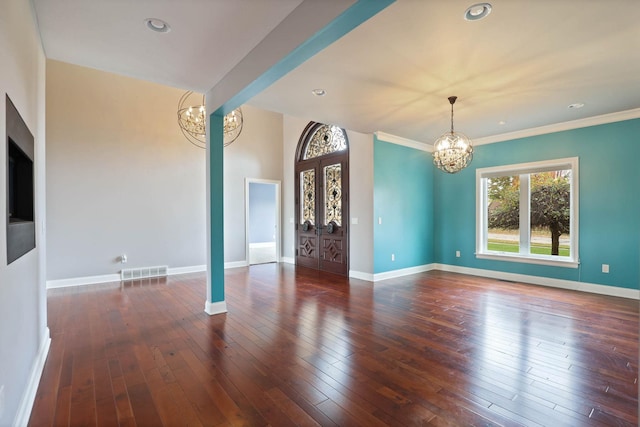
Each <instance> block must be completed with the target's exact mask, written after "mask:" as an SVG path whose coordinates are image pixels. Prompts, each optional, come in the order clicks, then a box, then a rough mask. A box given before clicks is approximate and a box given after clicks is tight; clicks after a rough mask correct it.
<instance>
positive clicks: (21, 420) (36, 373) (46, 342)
mask: <svg viewBox="0 0 640 427" xmlns="http://www.w3.org/2000/svg"><path fill="white" fill-rule="evenodd" d="M50 346H51V335H50V334H49V328H47V327H45V328H44V331H43V333H42V339H41V342H40V348H39V349H38V354H37V355H36V359H35V360H34V363H33V366H32V367H31V373H30V374H29V381H28V382H27V388H26V389H25V391H24V393H23V394H22V399H20V404H19V405H18V412H16V417H15V419H14V420H13V425H14V426H26V425H27V424H29V418H30V417H31V410H32V409H33V403H34V402H35V400H36V393H37V392H38V385H40V378H41V377H42V371H43V370H44V363H45V362H46V361H47V355H48V354H49V347H50Z"/></svg>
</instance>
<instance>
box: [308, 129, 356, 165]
mask: <svg viewBox="0 0 640 427" xmlns="http://www.w3.org/2000/svg"><path fill="white" fill-rule="evenodd" d="M346 149H347V138H346V137H345V134H344V131H343V130H342V129H341V128H339V127H338V126H330V125H323V126H321V127H319V128H318V130H316V132H315V133H314V134H313V136H312V137H311V140H310V141H309V142H308V143H307V146H306V147H305V150H304V155H303V157H302V158H303V159H304V160H307V159H313V158H316V157H320V156H324V155H326V154H331V153H335V152H336V151H342V150H346Z"/></svg>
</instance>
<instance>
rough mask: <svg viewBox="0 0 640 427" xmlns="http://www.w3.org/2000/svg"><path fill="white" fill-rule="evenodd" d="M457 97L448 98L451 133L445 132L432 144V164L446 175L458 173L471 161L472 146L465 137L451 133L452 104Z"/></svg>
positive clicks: (457, 133)
mask: <svg viewBox="0 0 640 427" xmlns="http://www.w3.org/2000/svg"><path fill="white" fill-rule="evenodd" d="M456 99H458V97H457V96H450V97H449V103H450V104H451V132H447V133H445V134H444V135H442V136H441V137H440V138H438V139H437V140H436V142H435V143H434V144H433V148H434V151H433V164H434V165H436V167H437V168H438V169H440V170H443V171H445V172H448V173H456V172H460V171H461V170H462V169H464V168H466V167H467V166H469V163H471V160H472V159H473V146H472V144H471V140H470V139H469V138H467V136H466V135H464V134H462V133H459V132H454V131H453V104H454V103H455V102H456Z"/></svg>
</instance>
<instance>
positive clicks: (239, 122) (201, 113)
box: [178, 91, 243, 148]
mask: <svg viewBox="0 0 640 427" xmlns="http://www.w3.org/2000/svg"><path fill="white" fill-rule="evenodd" d="M192 95H194V93H193V91H188V92H185V93H184V95H182V96H181V97H180V101H179V102H178V124H179V125H180V130H181V131H182V133H183V135H184V136H185V137H186V138H187V140H189V142H190V143H192V144H193V145H195V146H196V147H200V148H206V146H207V127H206V124H207V110H206V108H205V103H204V95H202V102H201V103H200V104H197V105H189V104H191V103H190V102H188V100H189V98H191V97H192ZM242 126H243V118H242V110H241V109H240V108H236V109H235V110H233V111H232V112H230V113H229V114H227V115H226V116H224V120H223V133H224V138H223V141H224V146H225V147H226V146H227V145H229V144H231V143H232V142H233V141H235V140H236V139H238V136H240V132H242Z"/></svg>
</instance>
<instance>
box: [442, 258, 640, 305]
mask: <svg viewBox="0 0 640 427" xmlns="http://www.w3.org/2000/svg"><path fill="white" fill-rule="evenodd" d="M434 269H436V270H441V271H450V272H452V273H461V274H468V275H470V276H480V277H489V278H492V279H500V280H510V281H512V282H520V283H531V284H533V285H542V286H549V287H552V288H560V289H570V290H574V291H581V292H590V293H593V294H601V295H609V296H613V297H622V298H630V299H640V290H638V289H629V288H620V287H617V286H606V285H598V284H595V283H585V282H575V281H573V280H563V279H553V278H549V277H542V276H530V275H526V274H517V273H506V272H503V271H495V270H483V269H480V268H470V267H460V266H457V265H448V264H434Z"/></svg>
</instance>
